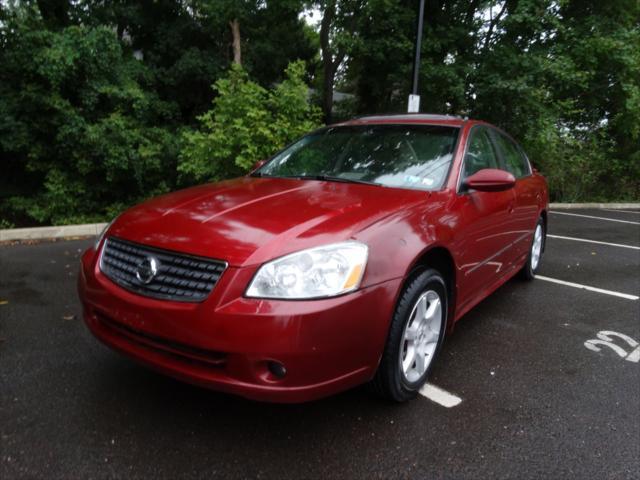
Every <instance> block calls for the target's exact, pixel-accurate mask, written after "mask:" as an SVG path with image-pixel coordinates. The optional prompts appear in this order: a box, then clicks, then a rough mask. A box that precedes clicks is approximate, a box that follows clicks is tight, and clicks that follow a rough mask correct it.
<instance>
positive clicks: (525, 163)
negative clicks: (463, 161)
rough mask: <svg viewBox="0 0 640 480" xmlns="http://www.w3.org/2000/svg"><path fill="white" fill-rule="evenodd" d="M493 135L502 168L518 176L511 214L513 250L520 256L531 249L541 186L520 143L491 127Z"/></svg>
mask: <svg viewBox="0 0 640 480" xmlns="http://www.w3.org/2000/svg"><path fill="white" fill-rule="evenodd" d="M491 134H492V136H493V140H494V142H495V145H496V148H497V151H498V155H499V156H500V159H501V167H500V168H502V169H504V170H506V171H507V172H509V173H511V174H513V176H514V177H515V178H516V185H515V188H514V189H513V190H514V193H515V201H514V209H513V215H512V216H513V219H512V220H513V226H514V232H515V233H516V235H515V242H516V243H515V245H514V249H513V253H514V254H515V255H516V256H517V258H520V257H522V256H523V255H526V254H527V253H528V252H529V246H530V244H531V240H532V235H533V229H534V228H535V225H536V221H537V220H538V218H537V215H538V203H539V198H538V197H539V187H538V184H537V183H536V182H535V180H534V178H533V176H532V172H531V165H530V164H529V160H528V159H527V157H526V155H525V154H524V152H523V151H522V149H521V148H520V147H519V145H518V144H516V142H514V141H513V140H512V139H511V138H509V137H508V136H507V135H505V134H504V133H502V132H500V131H498V130H496V129H491Z"/></svg>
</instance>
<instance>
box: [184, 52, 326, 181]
mask: <svg viewBox="0 0 640 480" xmlns="http://www.w3.org/2000/svg"><path fill="white" fill-rule="evenodd" d="M304 71H305V67H304V64H303V63H302V62H294V63H292V64H290V65H289V67H288V68H287V71H286V79H285V80H284V81H283V82H282V83H281V84H279V85H278V86H276V87H275V88H272V89H266V88H264V87H261V86H260V85H258V84H257V83H255V82H253V81H251V80H249V77H248V74H247V73H246V71H244V70H243V69H242V67H241V66H240V65H237V64H233V65H232V67H231V69H230V71H229V74H228V76H227V77H225V78H221V79H219V80H218V81H217V82H216V84H215V86H214V88H215V90H216V91H217V93H218V95H217V97H216V98H215V100H214V101H213V108H212V109H211V110H209V111H208V112H206V113H205V114H203V115H202V116H200V117H199V121H200V129H199V130H197V131H193V132H186V133H185V137H184V142H185V147H184V148H183V150H182V153H181V156H180V164H179V166H178V170H179V171H180V172H181V174H182V175H183V182H185V183H192V182H194V181H195V182H200V181H205V180H219V179H222V178H228V177H233V176H238V175H242V174H244V173H246V172H247V171H248V170H249V169H250V168H251V167H252V166H253V165H254V164H255V163H256V162H257V161H259V160H264V159H266V158H268V157H270V156H271V155H273V154H274V153H276V151H277V150H279V149H280V148H282V147H284V146H285V145H286V144H287V143H289V142H291V141H292V140H293V139H295V138H297V137H299V136H300V135H302V134H304V133H307V132H308V131H310V130H312V129H313V128H315V127H317V126H318V125H319V116H320V114H319V111H318V110H317V108H316V107H314V106H313V105H311V104H310V103H309V101H308V87H307V85H306V84H305V83H304V81H303V75H304Z"/></svg>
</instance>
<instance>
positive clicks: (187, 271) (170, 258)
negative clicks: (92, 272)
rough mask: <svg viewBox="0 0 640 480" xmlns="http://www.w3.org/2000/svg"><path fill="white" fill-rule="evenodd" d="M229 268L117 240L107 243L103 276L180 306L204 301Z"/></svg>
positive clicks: (101, 265) (201, 259) (110, 238)
mask: <svg viewBox="0 0 640 480" xmlns="http://www.w3.org/2000/svg"><path fill="white" fill-rule="evenodd" d="M152 259H153V261H154V265H155V267H156V272H155V275H153V274H150V266H148V265H150V262H151V261H152ZM147 264H148V265H147ZM145 266H147V268H146V269H145ZM226 266H227V264H226V263H225V262H221V261H220V260H212V259H209V258H200V257H192V256H189V255H185V254H182V253H176V252H171V251H168V250H159V249H156V248H152V247H147V246H145V245H140V244H137V243H133V242H129V241H125V240H121V239H119V238H116V237H109V238H108V239H107V240H106V241H105V244H104V247H103V250H102V256H101V258H100V270H101V271H102V273H104V274H105V275H106V276H107V277H108V278H109V279H111V280H112V281H113V282H114V283H117V284H118V285H120V286H121V287H123V288H126V289H127V290H131V291H132V292H136V293H139V294H140V295H146V296H148V297H154V298H162V299H166V300H175V301H179V302H201V301H202V300H204V299H205V298H206V297H207V295H209V293H211V290H213V287H214V286H215V284H216V282H217V281H218V279H219V278H220V276H221V275H222V272H224V270H225V268H226ZM141 273H142V274H144V275H141ZM139 277H141V278H139Z"/></svg>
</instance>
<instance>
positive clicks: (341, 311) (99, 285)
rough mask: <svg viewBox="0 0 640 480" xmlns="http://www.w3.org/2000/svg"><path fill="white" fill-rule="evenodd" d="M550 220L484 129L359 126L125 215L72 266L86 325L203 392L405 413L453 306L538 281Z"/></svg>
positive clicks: (385, 119) (528, 181)
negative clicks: (349, 403)
mask: <svg viewBox="0 0 640 480" xmlns="http://www.w3.org/2000/svg"><path fill="white" fill-rule="evenodd" d="M547 210H548V193H547V185H546V182H545V180H544V178H543V177H542V176H541V175H540V174H538V173H537V172H536V170H535V169H532V168H531V165H530V164H529V161H528V159H527V157H526V155H525V154H524V152H523V151H522V149H521V148H520V147H519V146H518V144H517V143H516V142H514V141H513V139H512V138H511V137H509V136H508V135H507V134H505V133H504V132H502V131H501V130H499V129H497V128H495V127H493V126H491V125H489V124H486V123H483V122H479V121H473V120H466V119H461V118H456V117H447V116H433V115H404V116H378V117H367V118H360V119H357V120H352V121H349V122H346V123H343V124H339V125H333V126H329V127H326V128H322V129H320V130H318V131H315V132H313V133H310V134H309V135H307V136H305V137H303V138H301V139H300V140H298V141H297V142H295V143H293V144H292V145H290V146H288V147H287V148H285V149H284V150H283V151H281V152H280V153H278V154H277V155H275V156H274V157H273V158H271V159H270V160H269V161H267V162H265V163H264V164H263V165H261V166H260V167H258V168H257V169H256V170H254V171H253V172H252V173H251V174H250V175H248V176H246V177H243V178H236V179H233V180H228V181H224V182H220V183H215V184H209V185H202V186H198V187H194V188H189V189H186V190H182V191H178V192H175V193H171V194H168V195H164V196H161V197H158V198H154V199H152V200H149V201H147V202H145V203H143V204H141V205H138V206H136V207H133V208H131V209H129V210H127V211H126V212H124V213H123V214H121V215H120V216H119V217H118V218H117V219H116V220H115V221H113V222H112V223H111V224H110V225H109V226H108V227H107V228H106V229H105V231H104V233H103V234H102V235H101V236H100V238H99V239H98V241H97V242H96V244H95V246H94V247H92V248H90V249H89V250H87V252H85V253H84V255H83V257H82V265H81V274H80V278H79V292H80V298H81V300H82V304H83V307H84V319H85V321H86V324H87V325H88V327H89V328H90V330H91V331H92V332H93V334H94V335H95V336H96V337H98V338H99V339H100V340H102V341H103V342H104V343H105V344H107V345H108V346H110V347H112V348H114V349H116V350H118V351H120V352H122V353H124V354H126V355H128V356H130V357H132V358H134V359H136V360H138V361H140V362H142V363H144V364H146V365H149V366H151V367H153V368H155V369H157V370H159V371H161V372H163V373H165V374H168V375H171V376H174V377H177V378H179V379H182V380H185V381H188V382H192V383H195V384H198V385H203V386H206V387H210V388H213V389H216V390H220V391H225V392H230V393H234V394H238V395H242V396H245V397H248V398H252V399H258V400H267V401H278V402H302V401H307V400H312V399H315V398H319V397H323V396H326V395H330V394H333V393H336V392H338V391H341V390H345V389H348V388H350V387H353V386H355V385H358V384H362V383H365V382H371V384H372V386H373V387H374V389H375V390H376V391H378V392H379V393H381V394H382V395H384V396H385V397H387V398H390V399H393V400H396V401H404V400H407V399H410V398H412V397H414V396H415V395H416V393H417V392H418V390H419V389H420V387H421V386H422V385H423V384H424V382H425V381H426V379H427V376H428V375H429V371H430V369H431V367H432V365H433V361H434V359H435V357H436V355H437V353H438V350H439V349H440V347H441V345H442V342H443V339H444V336H445V334H446V333H449V332H451V331H452V329H453V326H454V324H455V322H456V321H457V320H458V319H460V317H461V316H462V315H464V314H465V312H467V311H468V310H469V309H471V308H472V307H473V306H474V305H476V304H477V303H478V302H480V301H481V300H482V299H484V298H485V297H487V296H488V295H489V294H490V293H491V292H493V291H494V290H496V289H497V288H498V287H499V286H500V285H502V284H503V283H505V282H506V281H507V280H509V279H510V278H511V277H513V276H514V275H515V274H517V273H518V272H520V273H521V275H522V276H523V277H524V278H526V279H532V278H533V277H534V275H535V273H536V270H537V269H538V267H539V265H540V258H541V255H542V252H543V250H544V245H545V231H546V224H547Z"/></svg>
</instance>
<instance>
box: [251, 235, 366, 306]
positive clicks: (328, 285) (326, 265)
mask: <svg viewBox="0 0 640 480" xmlns="http://www.w3.org/2000/svg"><path fill="white" fill-rule="evenodd" d="M367 253H368V247H367V246H366V245H365V244H364V243H360V242H355V241H348V242H342V243H334V244H332V245H326V246H323V247H316V248H310V249H308V250H302V251H301V252H297V253H292V254H291V255H287V256H286V257H282V258H278V259H277V260H273V261H271V262H269V263H265V264H264V265H263V266H262V267H260V269H259V270H258V273H256V275H255V277H253V280H252V282H251V283H250V284H249V288H248V289H247V293H246V296H247V297H256V298H281V299H302V298H322V297H333V296H335V295H340V294H342V293H346V292H351V291H353V290H355V289H357V288H358V287H359V286H360V280H362V275H363V274H364V269H365V266H366V264H367Z"/></svg>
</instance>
